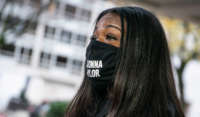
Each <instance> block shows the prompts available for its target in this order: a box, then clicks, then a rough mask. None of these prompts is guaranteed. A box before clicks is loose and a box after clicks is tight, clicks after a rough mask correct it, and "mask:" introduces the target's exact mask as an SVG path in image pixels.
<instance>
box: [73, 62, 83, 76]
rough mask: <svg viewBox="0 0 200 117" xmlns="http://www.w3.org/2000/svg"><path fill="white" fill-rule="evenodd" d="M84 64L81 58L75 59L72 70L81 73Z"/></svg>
mask: <svg viewBox="0 0 200 117" xmlns="http://www.w3.org/2000/svg"><path fill="white" fill-rule="evenodd" d="M82 64H83V62H82V61H81V60H76V59H74V60H73V61H72V70H73V71H72V72H73V73H76V74H80V73H81V68H82Z"/></svg>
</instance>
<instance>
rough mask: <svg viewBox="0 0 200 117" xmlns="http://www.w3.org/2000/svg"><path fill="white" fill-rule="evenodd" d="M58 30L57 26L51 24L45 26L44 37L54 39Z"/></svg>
mask: <svg viewBox="0 0 200 117" xmlns="http://www.w3.org/2000/svg"><path fill="white" fill-rule="evenodd" d="M55 32H56V28H55V27H51V26H47V25H46V26H45V33H44V37H45V38H49V39H53V38H54V35H55Z"/></svg>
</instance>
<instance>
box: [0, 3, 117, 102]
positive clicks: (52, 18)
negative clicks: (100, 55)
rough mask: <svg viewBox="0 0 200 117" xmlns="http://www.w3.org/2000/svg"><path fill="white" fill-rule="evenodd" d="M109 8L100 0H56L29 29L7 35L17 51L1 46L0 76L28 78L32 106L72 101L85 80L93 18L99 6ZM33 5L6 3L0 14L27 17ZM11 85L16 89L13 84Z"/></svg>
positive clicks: (23, 18) (28, 95) (28, 94)
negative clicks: (17, 35)
mask: <svg viewBox="0 0 200 117" xmlns="http://www.w3.org/2000/svg"><path fill="white" fill-rule="evenodd" d="M43 2H44V3H45V2H48V0H43ZM112 6H113V4H112V3H109V2H105V1H102V0H57V1H56V2H55V3H54V4H52V5H50V6H49V8H48V10H45V11H44V12H42V14H40V16H39V18H38V19H37V20H35V21H34V22H33V23H32V24H33V25H32V28H31V30H30V31H27V32H26V33H24V34H22V35H20V36H19V37H15V36H12V33H10V35H8V36H6V37H8V39H7V42H10V43H14V46H15V49H14V52H13V53H10V54H9V56H7V55H5V53H6V52H5V51H3V50H1V53H0V59H1V60H0V71H1V72H0V80H1V79H13V78H15V79H18V80H22V79H24V80H25V79H26V78H27V77H30V78H31V80H30V83H29V86H28V89H27V93H26V96H27V98H28V100H29V101H30V102H31V103H32V104H40V103H41V102H42V101H44V100H47V101H55V100H66V101H67V100H71V99H72V98H73V96H74V95H75V93H76V91H77V89H78V88H79V86H80V84H81V82H82V80H83V74H84V59H85V50H86V47H87V44H88V42H89V37H90V35H91V32H92V29H93V26H94V21H95V18H96V16H97V15H98V13H99V12H100V11H101V10H103V9H106V8H109V7H112ZM9 9H12V11H13V12H12V14H9V13H10V12H8V11H9ZM33 9H34V7H33V5H32V3H31V0H25V2H24V3H23V4H22V3H19V2H16V3H15V4H12V5H10V6H9V5H7V8H5V10H4V13H2V14H3V16H4V17H6V16H8V15H11V16H12V17H14V18H16V19H20V20H26V17H27V16H28V15H29V14H31V12H34V10H33ZM0 26H1V27H2V24H0ZM5 68H7V69H5ZM7 74H9V75H7ZM10 74H12V75H10ZM17 77H20V78H17ZM22 77H23V78H22ZM8 81H9V82H8V84H15V83H10V82H12V81H13V80H8ZM14 81H15V80H14ZM23 86H24V84H23V83H22V86H17V87H18V89H19V90H21V88H22V87H23ZM0 87H1V86H0ZM11 87H13V88H15V85H12V86H11ZM1 88H3V89H5V87H1ZM15 89H16V88H15ZM11 90H12V88H11ZM7 91H9V90H2V92H0V93H3V92H4V93H5V92H7ZM11 92H12V91H11ZM13 93H14V92H13ZM14 94H16V95H19V94H17V93H16V92H15V93H14ZM16 95H12V96H16ZM2 98H3V97H2Z"/></svg>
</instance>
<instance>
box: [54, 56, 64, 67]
mask: <svg viewBox="0 0 200 117" xmlns="http://www.w3.org/2000/svg"><path fill="white" fill-rule="evenodd" d="M66 65H67V57H64V56H57V58H56V66H58V67H62V68H65V67H66Z"/></svg>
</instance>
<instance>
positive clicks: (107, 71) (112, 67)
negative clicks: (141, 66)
mask: <svg viewBox="0 0 200 117" xmlns="http://www.w3.org/2000/svg"><path fill="white" fill-rule="evenodd" d="M118 61H119V48H117V47H114V46H112V45H109V44H106V43H103V42H100V41H96V40H95V39H92V40H91V42H90V44H89V45H88V47H87V51H86V61H85V62H86V63H85V75H86V77H87V78H88V79H89V80H90V81H91V86H92V89H93V90H94V91H95V92H97V93H106V91H107V88H108V87H110V86H112V85H113V82H114V78H115V74H116V73H115V72H116V65H117V63H118Z"/></svg>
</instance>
